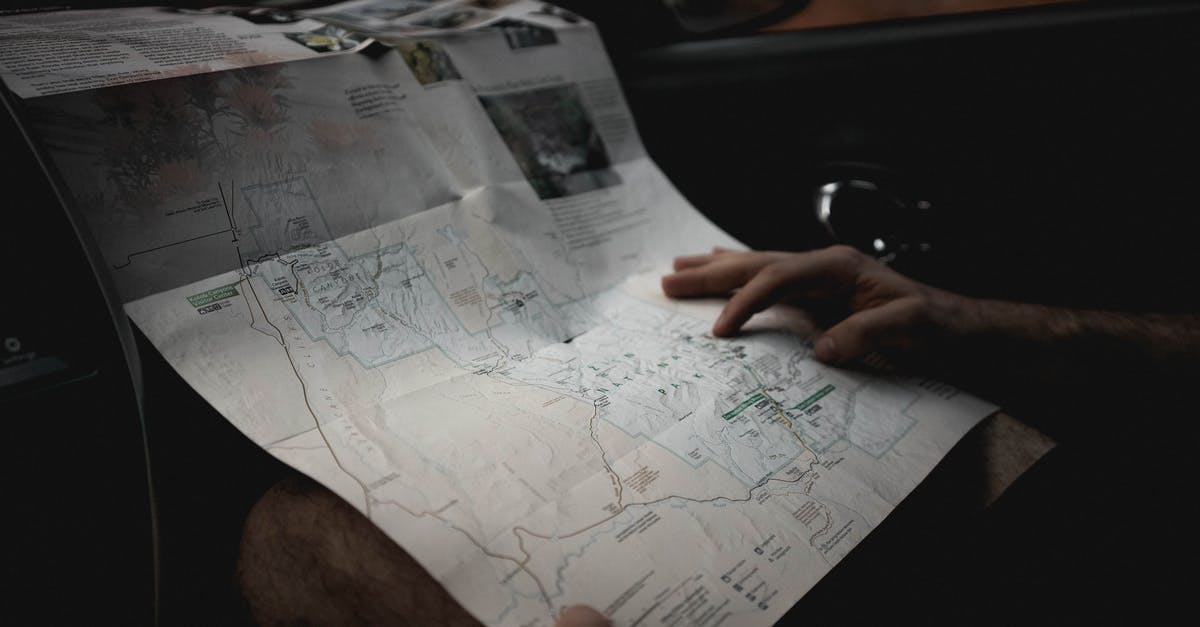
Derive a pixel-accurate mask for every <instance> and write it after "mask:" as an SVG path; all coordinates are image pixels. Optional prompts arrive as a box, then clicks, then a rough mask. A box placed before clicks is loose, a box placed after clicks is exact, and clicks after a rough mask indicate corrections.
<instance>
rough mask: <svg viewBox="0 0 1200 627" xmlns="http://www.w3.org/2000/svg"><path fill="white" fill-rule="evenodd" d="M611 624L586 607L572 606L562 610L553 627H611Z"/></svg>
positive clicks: (601, 615)
mask: <svg viewBox="0 0 1200 627" xmlns="http://www.w3.org/2000/svg"><path fill="white" fill-rule="evenodd" d="M611 625H612V623H610V622H608V619H607V618H605V617H604V615H603V614H601V613H600V612H597V611H596V610H593V609H592V608H590V607H588V606H586V605H572V606H571V607H568V608H566V609H564V610H563V611H562V612H561V613H559V615H558V620H556V621H555V622H554V627H611Z"/></svg>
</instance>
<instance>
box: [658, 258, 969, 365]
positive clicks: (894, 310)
mask: <svg viewBox="0 0 1200 627" xmlns="http://www.w3.org/2000/svg"><path fill="white" fill-rule="evenodd" d="M662 286H663V291H664V292H666V294H667V295H668V296H673V297H687V296H712V295H721V294H727V293H729V292H731V291H734V290H736V292H735V293H734V294H733V296H732V297H731V298H730V299H729V303H728V304H726V305H725V309H724V310H723V311H722V312H721V315H720V316H719V317H718V318H717V321H716V323H715V324H714V325H713V335H717V336H728V335H733V334H734V333H737V331H738V329H740V328H741V327H742V325H743V324H745V323H746V321H747V320H749V319H750V316H752V315H754V314H755V313H757V312H759V311H762V310H763V309H766V308H767V307H770V306H771V305H773V304H775V303H777V302H786V303H790V304H793V305H797V306H800V307H802V308H805V309H807V310H809V311H810V312H813V313H815V314H817V315H818V318H819V321H820V322H822V323H825V324H830V325H831V326H829V328H828V330H826V331H825V332H824V333H822V334H821V335H820V337H819V338H818V339H817V340H816V342H815V345H814V348H815V351H816V356H817V358H818V359H820V360H821V361H825V362H829V363H845V362H849V361H853V360H855V359H858V358H860V357H863V356H865V355H867V354H869V353H871V352H874V351H876V350H881V349H883V350H887V349H892V350H899V351H901V352H909V351H911V350H913V349H915V348H923V347H926V346H927V345H928V344H929V343H931V342H940V341H944V340H948V339H951V338H952V337H954V336H955V335H957V334H961V333H963V332H965V330H966V329H967V328H968V325H969V324H971V320H970V318H971V315H972V313H973V311H972V307H971V305H972V301H971V300H970V299H967V298H964V297H962V296H959V295H956V294H953V293H950V292H946V291H944V290H939V289H935V288H932V287H929V286H927V285H923V284H921V283H918V282H916V281H913V280H911V279H908V278H906V277H904V276H902V275H900V274H898V273H896V272H895V271H893V270H891V269H890V268H888V267H887V266H884V265H883V264H881V263H879V262H878V261H876V260H875V259H873V258H871V257H868V256H867V255H864V254H863V253H860V252H859V251H857V250H855V249H853V248H851V247H849V246H833V247H831V248H825V249H822V250H815V251H810V252H801V253H787V252H761V251H732V250H727V249H722V248H716V249H713V252H712V253H709V254H706V255H692V256H688V257H676V258H675V272H674V273H673V274H668V275H666V276H664V277H663V279H662Z"/></svg>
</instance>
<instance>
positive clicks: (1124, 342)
mask: <svg viewBox="0 0 1200 627" xmlns="http://www.w3.org/2000/svg"><path fill="white" fill-rule="evenodd" d="M970 311H971V313H970V320H969V322H968V325H967V333H968V334H969V335H971V336H974V337H975V338H976V339H978V340H982V341H991V342H1004V343H1008V344H1009V345H1010V347H1009V349H1007V350H1006V351H1005V352H1010V353H1011V352H1013V350H1014V349H1017V350H1030V351H1033V352H1032V353H1031V354H1030V355H1028V356H1029V357H1030V358H1034V357H1039V356H1043V357H1044V356H1046V355H1054V356H1056V357H1057V359H1056V361H1068V362H1076V363H1073V364H1072V365H1075V366H1076V367H1078V368H1080V369H1081V370H1085V371H1086V370H1092V369H1094V368H1096V367H1104V366H1107V365H1111V364H1112V363H1114V362H1117V363H1129V360H1136V365H1137V366H1139V367H1140V368H1142V369H1150V370H1164V369H1173V368H1176V367H1179V366H1184V365H1188V364H1196V363H1197V362H1198V361H1200V316H1196V315H1193V314H1154V313H1145V314H1143V313H1125V312H1113V311H1091V310H1076V309H1065V308H1059V307H1048V306H1044V305H1030V304H1024V303H1012V302H1005V301H994V300H976V301H974V303H973V305H971V306H970Z"/></svg>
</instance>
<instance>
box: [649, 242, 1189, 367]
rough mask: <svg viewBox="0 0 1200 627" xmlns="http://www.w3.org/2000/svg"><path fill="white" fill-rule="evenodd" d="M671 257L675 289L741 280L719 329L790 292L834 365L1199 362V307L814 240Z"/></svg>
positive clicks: (668, 282)
mask: <svg viewBox="0 0 1200 627" xmlns="http://www.w3.org/2000/svg"><path fill="white" fill-rule="evenodd" d="M674 269H675V272H673V273H671V274H668V275H666V276H664V277H663V278H662V287H663V291H664V292H665V293H666V294H667V295H668V296H671V297H675V298H687V297H697V296H713V295H725V294H729V293H731V292H732V296H731V297H730V299H729V302H728V303H727V304H726V305H725V308H724V309H723V310H722V312H721V314H720V316H719V317H718V318H717V321H716V322H715V323H714V324H713V335H716V336H719V337H727V336H731V335H734V334H736V333H738V331H739V329H741V327H742V325H744V324H745V323H746V321H747V320H749V319H750V317H751V316H752V315H754V314H755V313H757V312H759V311H762V310H764V309H766V308H767V307H770V306H771V305H774V304H776V303H780V302H783V303H790V304H792V305H796V306H799V307H801V308H802V309H805V310H807V311H809V312H810V313H811V314H813V316H814V318H815V319H816V322H817V323H818V326H823V327H824V328H825V330H824V331H822V332H820V333H819V334H818V335H817V336H816V337H815V338H814V343H813V350H814V353H815V356H816V358H817V359H819V360H821V361H823V362H826V363H829V364H834V365H843V366H845V365H852V364H856V363H859V362H861V360H863V359H864V358H865V357H867V356H869V355H871V354H873V353H879V354H882V355H883V356H885V357H887V358H889V359H890V360H892V361H893V362H895V363H898V364H901V365H904V366H907V368H906V369H910V370H913V369H915V370H920V371H925V372H926V373H929V374H939V375H941V374H945V372H950V373H958V374H959V375H965V374H971V373H972V371H978V372H977V374H986V375H988V376H992V375H995V374H996V373H997V372H1002V371H1004V370H1005V369H1014V368H1015V369H1019V370H1021V371H1022V372H1023V373H1024V374H1025V375H1026V376H1029V375H1033V376H1034V377H1035V378H1037V379H1040V380H1054V381H1056V382H1059V383H1070V382H1072V381H1079V380H1089V381H1096V380H1097V379H1096V377H1101V378H1103V377H1104V376H1105V373H1107V372H1112V371H1113V370H1114V369H1120V370H1124V371H1126V373H1127V371H1128V369H1129V368H1128V366H1129V365H1130V364H1136V366H1137V368H1136V370H1137V374H1138V375H1139V376H1141V377H1166V378H1172V377H1177V376H1179V374H1180V373H1182V372H1185V371H1188V370H1189V369H1193V368H1195V367H1196V366H1197V365H1200V317H1197V316H1196V315H1194V314H1158V313H1129V312H1113V311H1093V310H1079V309H1066V308H1059V307H1049V306H1045V305H1037V304H1028V303H1016V302H1008V301H1000V300H990V299H982V298H971V297H967V296H963V295H961V294H956V293H954V292H949V291H946V290H942V289H938V288H935V287H932V286H929V285H925V284H923V283H920V282H917V281H914V280H912V279H910V278H908V277H905V276H903V275H901V274H899V273H898V272H896V271H894V270H892V269H890V268H888V267H887V266H885V265H883V264H882V263H880V262H879V261H877V260H875V259H874V258H872V257H869V256H868V255H865V254H863V253H861V252H859V251H857V250H855V249H854V248H851V247H848V246H833V247H830V248H824V249H820V250H814V251H806V252H771V251H733V250H728V249H722V248H717V249H714V250H713V251H712V252H710V253H706V254H700V255H691V256H685V257H677V258H676V259H675V262H674ZM981 356H986V357H987V358H986V359H981ZM931 370H932V371H933V372H929V371H931ZM1191 371H1193V372H1194V370H1191Z"/></svg>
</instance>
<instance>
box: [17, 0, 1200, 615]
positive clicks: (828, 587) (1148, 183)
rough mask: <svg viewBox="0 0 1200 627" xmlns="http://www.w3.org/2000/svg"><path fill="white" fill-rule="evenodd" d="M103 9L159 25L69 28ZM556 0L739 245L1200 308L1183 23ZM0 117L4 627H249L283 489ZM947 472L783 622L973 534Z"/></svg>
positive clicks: (1075, 6) (1170, 17) (1189, 67)
mask: <svg viewBox="0 0 1200 627" xmlns="http://www.w3.org/2000/svg"><path fill="white" fill-rule="evenodd" d="M37 4H39V3H38V2H36V0H29V1H28V2H24V3H20V2H16V3H10V2H6V3H5V8H6V9H9V8H17V7H26V6H30V5H34V6H36V5H37ZM41 4H44V5H46V6H49V5H52V4H60V3H51V2H44V3H41ZM119 4H120V5H126V6H128V5H134V4H154V3H143V2H137V3H134V2H121V3H112V2H103V1H97V2H85V3H81V4H74V6H75V7H76V8H87V7H101V6H116V5H119ZM170 4H173V5H178V6H188V7H200V6H207V5H209V4H213V3H211V2H196V1H194V0H188V1H186V2H182V3H180V2H173V3H170ZM261 4H263V5H269V6H273V7H281V8H303V7H307V6H313V5H314V4H317V3H312V2H309V3H295V2H286V1H279V0H275V1H271V2H263V3H261ZM556 4H558V5H560V6H562V7H565V8H567V9H569V10H571V11H574V12H575V13H578V14H579V15H582V16H584V17H587V18H588V19H591V20H593V21H595V22H596V23H597V24H598V26H599V28H600V32H601V35H602V36H603V38H604V41H605V43H606V46H607V47H608V51H609V54H610V56H611V59H612V62H613V64H614V67H615V69H616V72H617V74H618V76H619V78H620V80H621V83H622V86H623V88H624V91H625V95H626V98H627V100H628V103H629V106H630V107H631V109H632V111H633V113H634V116H635V119H636V120H637V127H638V132H639V133H640V135H641V137H642V140H643V142H644V144H645V146H646V150H647V152H648V153H649V155H650V156H651V157H652V158H653V159H654V160H655V161H656V162H657V164H658V165H659V166H660V167H661V168H662V170H663V171H664V172H665V173H666V174H667V176H668V178H669V179H670V180H671V181H672V182H673V183H674V184H675V185H676V186H677V187H678V189H679V190H680V191H681V192H682V193H683V195H684V196H685V197H686V198H687V199H688V200H689V201H690V202H691V203H692V204H693V205H694V206H695V207H697V208H698V209H699V210H700V211H701V212H702V213H704V214H705V215H706V216H707V217H709V218H710V219H711V220H712V221H713V222H715V223H716V224H717V225H719V226H720V227H721V228H723V229H725V230H726V231H728V232H729V233H731V234H732V235H733V236H734V237H736V238H737V239H739V240H740V241H742V242H743V243H745V244H746V246H748V247H750V248H756V249H775V250H804V249H809V248H813V247H818V246H824V245H827V244H831V243H835V242H842V243H849V244H851V245H854V246H856V247H858V248H861V249H862V250H864V252H867V253H869V254H872V255H875V256H878V257H881V258H883V257H886V259H887V261H888V262H889V263H890V264H891V265H892V266H893V267H895V268H897V269H900V270H901V271H902V272H904V273H906V274H909V275H911V276H914V277H916V278H918V279H920V280H922V281H925V282H927V283H930V284H933V285H937V286H940V287H944V288H947V289H952V290H955V291H958V292H962V293H966V294H971V295H976V296H986V297H991V298H1004V299H1011V300H1017V301H1027V302H1039V303H1047V304H1055V305H1063V306H1071V307H1086V308H1102V309H1115V310H1129V311H1156V312H1195V311H1196V310H1197V309H1196V308H1197V305H1198V304H1200V289H1197V285H1200V284H1198V283H1197V282H1196V281H1194V280H1192V279H1191V278H1190V277H1189V276H1188V273H1187V271H1186V268H1187V267H1189V266H1188V264H1189V262H1190V261H1191V260H1192V259H1193V257H1194V252H1193V250H1192V249H1191V246H1193V245H1194V243H1195V240H1196V239H1197V237H1198V234H1200V230H1198V227H1200V212H1198V211H1197V210H1196V208H1197V206H1198V203H1197V201H1198V198H1197V196H1198V193H1197V187H1196V181H1197V180H1198V178H1197V176H1196V175H1195V169H1196V163H1197V162H1198V159H1197V157H1196V156H1195V155H1194V154H1193V153H1195V152H1196V151H1197V146H1200V116H1198V115H1197V111H1200V95H1198V94H1200V92H1198V91H1197V90H1196V89H1195V88H1194V85H1195V84H1196V83H1197V82H1200V81H1198V79H1200V76H1198V75H1200V69H1198V68H1197V65H1196V63H1195V60H1196V59H1197V58H1200V5H1198V4H1197V3H1195V2H1184V1H1178V0H1146V1H1142V2H1109V1H1068V2H1049V3H1035V2H1008V3H1004V2H991V3H976V4H975V5H972V3H970V2H960V3H940V4H941V5H949V6H951V8H950V9H943V10H938V11H935V10H933V9H930V8H929V5H931V4H939V3H909V4H912V5H920V8H922V9H923V10H919V11H912V12H909V13H899V12H897V10H896V9H895V7H896V6H898V5H904V4H905V3H874V5H892V10H893V12H892V13H890V14H888V13H886V12H883V13H880V12H879V11H876V12H871V11H867V12H865V13H863V12H860V13H857V14H856V13H854V12H853V11H852V10H850V9H853V8H854V6H855V5H858V4H862V5H864V6H868V7H869V6H871V5H872V4H873V3H869V2H861V3H846V4H845V5H844V6H843V8H844V9H845V8H846V7H849V9H846V11H847V15H846V16H843V17H842V18H840V19H839V18H837V16H836V9H834V8H830V5H832V4H836V3H831V2H822V1H820V0H811V1H808V2H786V1H785V2H781V3H775V4H773V5H772V7H770V8H769V10H762V11H751V12H749V13H735V14H733V15H726V16H724V18H722V17H721V16H720V15H717V16H716V17H713V16H714V15H715V14H714V13H713V12H712V11H701V12H700V13H699V17H697V16H696V15H691V14H687V13H686V12H685V13H680V11H679V10H678V7H677V6H676V7H675V8H672V7H673V6H674V5H684V4H686V3H673V2H665V1H664V2H646V1H645V0H620V1H616V0H608V1H600V0H559V1H558V2H556ZM699 4H711V5H720V4H722V3H699ZM766 4H771V3H766ZM806 15H808V16H810V18H809V21H808V22H805V16H806ZM856 15H857V16H858V17H857V18H856V17H855V16H856ZM5 100H6V102H8V103H9V112H10V113H12V111H13V108H12V104H11V100H12V96H11V94H6V99H5ZM0 117H3V118H4V120H3V122H2V124H3V131H2V133H3V138H4V146H5V147H6V149H5V151H4V163H5V167H4V169H3V173H4V174H3V176H4V187H5V189H6V190H8V193H9V200H8V203H7V210H6V212H5V213H6V216H5V218H4V222H3V224H4V226H3V228H0V258H2V259H3V260H4V263H3V266H0V267H3V268H5V269H6V270H7V276H8V279H6V281H5V283H6V288H7V289H6V290H5V294H4V296H3V299H2V302H3V307H0V340H3V342H4V345H3V348H2V349H0V416H3V418H4V423H5V425H6V426H7V427H8V428H9V429H10V432H9V434H8V436H7V438H6V440H7V441H8V442H9V446H8V447H6V448H7V451H6V454H5V455H4V456H3V460H2V462H0V463H3V464H4V475H3V476H4V482H5V486H6V487H5V491H4V494H5V497H6V501H7V506H6V510H7V512H8V515H7V518H8V524H7V525H6V528H8V529H9V532H8V534H7V536H8V540H7V542H8V547H9V548H8V555H9V559H8V560H7V563H6V565H5V572H6V579H5V589H6V592H5V597H6V600H5V602H4V604H3V605H4V609H3V613H4V615H5V616H4V618H3V619H0V620H2V622H5V623H7V624H14V625H15V624H93V623H96V622H100V623H110V624H126V625H134V624H150V623H158V624H164V625H176V624H182V625H192V624H195V625H218V624H219V625H242V624H244V625H252V624H254V619H253V616H252V613H251V611H250V608H249V607H247V604H246V602H245V600H244V599H243V597H242V596H241V593H240V591H239V589H238V584H237V579H236V577H235V573H234V571H235V565H236V562H237V557H238V547H239V541H240V537H241V533H242V525H243V522H244V521H245V519H246V515H247V513H248V512H249V510H250V508H251V507H252V506H253V505H254V503H255V502H256V501H257V499H258V498H259V497H260V496H261V495H262V494H263V492H264V491H266V490H267V489H268V488H269V487H270V486H272V485H274V484H275V483H277V482H278V481H280V480H281V479H283V478H284V477H287V476H289V475H290V474H291V473H294V472H295V471H293V470H291V469H290V468H288V467H287V466H285V465H284V464H282V463H281V462H279V461H277V460H275V459H274V458H272V457H271V456H270V455H268V454H267V453H266V452H265V451H263V450H261V449H259V448H258V447H257V446H255V445H254V444H253V443H252V442H250V441H249V440H248V439H246V438H245V437H243V436H242V435H241V434H240V433H238V431H237V430H236V429H235V428H234V427H233V426H232V425H231V424H229V423H228V422H226V421H225V420H224V419H223V418H222V417H221V416H220V415H219V414H217V413H216V412H215V411H214V410H213V409H212V408H211V407H209V406H208V404H207V403H206V402H205V401H204V400H203V399H201V398H200V397H199V396H198V395H197V394H196V393H195V392H193V391H192V390H191V389H190V388H189V387H188V385H187V384H186V383H185V382H184V381H183V380H182V379H181V378H180V376H179V375H178V374H176V373H175V372H174V371H173V370H172V368H171V367H170V366H169V365H168V364H167V362H166V361H165V360H164V358H163V357H162V356H161V355H160V354H159V353H158V352H157V351H156V350H155V349H154V348H153V346H151V344H150V343H149V342H148V341H147V340H146V338H145V337H144V336H143V335H142V334H141V333H140V332H139V331H138V330H137V328H136V327H134V326H133V325H131V323H130V322H129V321H128V319H127V318H126V317H125V315H124V313H123V312H122V310H121V305H120V303H119V301H117V300H116V297H115V293H114V291H113V290H112V289H111V286H110V285H109V279H107V278H106V276H105V273H104V271H103V269H102V268H101V267H100V266H99V265H98V264H97V263H96V261H97V256H96V251H95V247H94V244H93V243H92V242H91V241H90V236H89V235H88V233H87V232H86V228H84V226H83V225H82V224H77V223H75V222H74V221H73V220H72V218H71V217H70V216H69V215H67V214H66V213H65V212H64V210H63V208H62V206H61V204H60V202H59V198H58V197H57V196H56V193H55V190H54V187H53V185H52V184H51V182H50V180H49V179H48V178H47V176H46V174H45V171H44V170H43V167H42V164H41V163H39V161H38V159H37V157H36V154H35V152H34V151H32V150H31V148H30V144H29V142H30V140H31V138H29V137H27V136H26V135H25V134H24V133H23V131H22V128H21V127H20V125H19V124H18V123H17V122H16V121H15V120H14V118H13V116H12V115H3V116H0ZM822 203H824V204H825V205H826V208H827V209H828V208H829V207H830V206H832V207H833V209H832V212H830V211H826V212H825V213H824V214H823V213H822V211H821V210H820V208H821V205H822ZM1008 391H1011V390H1005V389H1003V388H999V389H998V390H993V391H992V392H993V393H994V394H999V395H1000V396H1001V397H993V398H991V399H989V400H993V401H994V402H996V403H997V404H1000V405H1003V406H1004V407H1005V408H1006V409H1007V410H1008V411H1009V412H1010V413H1012V414H1013V415H1014V416H1016V417H1018V418H1019V419H1022V420H1025V421H1027V422H1029V423H1030V424H1032V425H1034V426H1035V427H1036V429H1038V430H1040V431H1041V432H1043V433H1045V434H1046V435H1047V436H1048V437H1050V438H1053V439H1056V440H1060V441H1065V440H1070V439H1071V438H1072V437H1075V435H1076V433H1075V432H1076V430H1078V429H1079V428H1080V427H1079V420H1078V415H1077V414H1079V413H1080V412H1083V411H1085V409H1084V407H1085V406H1086V411H1091V410H1092V409H1093V408H1094V407H1093V406H1099V405H1100V403H1099V401H1096V402H1094V403H1081V402H1080V401H1079V399H1063V398H1053V397H1052V395H1048V394H1045V393H1042V394H1040V395H1034V396H1028V395H1021V394H1016V393H1014V394H1013V395H1012V396H1011V397H1009V396H1005V394H1006V392H1008ZM1014 392H1015V391H1014ZM957 454H958V453H957V450H956V452H952V454H951V456H950V458H947V461H946V462H944V463H943V464H953V463H955V462H954V460H953V459H952V458H954V457H955V455H957ZM1034 470H1035V471H1036V467H1035V469H1034ZM942 475H945V473H941V474H940V475H939V473H937V472H936V471H935V474H934V475H933V476H931V479H930V480H929V481H927V482H926V484H923V485H922V486H921V487H919V488H918V490H917V491H916V492H914V493H913V495H912V496H911V497H910V498H909V499H908V500H907V501H905V502H904V503H903V504H902V505H901V506H900V507H899V508H898V509H897V510H896V512H895V513H894V514H893V515H892V516H891V517H890V518H889V519H888V520H886V521H885V522H884V523H883V525H882V526H881V527H880V528H879V529H878V530H877V531H876V532H875V533H874V534H872V535H871V536H870V537H869V538H868V539H867V540H866V541H864V542H863V544H862V545H861V546H860V547H859V548H858V549H857V550H856V551H854V552H853V553H852V554H851V556H850V557H848V558H847V559H846V560H845V562H844V563H843V564H842V565H841V566H839V568H838V569H836V570H835V571H834V572H833V574H831V575H830V576H829V577H827V578H826V580H824V581H822V582H821V583H820V584H818V586H817V588H816V589H814V590H813V592H811V593H810V594H809V595H808V596H806V597H805V599H803V600H802V601H801V602H800V604H798V605H797V606H796V608H794V609H793V611H792V612H790V613H789V614H788V615H787V616H785V618H784V619H783V621H781V623H780V624H781V625H793V624H794V625H800V624H807V623H808V622H809V621H811V620H812V617H813V616H824V617H826V618H829V617H833V616H839V617H842V618H844V616H843V615H841V614H835V613H834V611H833V609H831V608H845V607H846V605H845V604H846V603H853V602H855V601H854V599H855V598H857V596H856V593H855V586H858V585H861V582H862V581H864V580H863V579H861V578H859V577H857V576H856V573H861V572H864V571H871V570H874V569H878V568H879V565H880V564H886V563H888V561H889V560H901V559H904V558H905V556H906V555H911V553H905V552H906V551H912V550H913V549H912V548H911V547H906V546H905V545H906V543H908V541H909V539H911V538H912V537H914V536H912V535H910V534H913V533H925V534H935V533H936V529H937V528H936V527H935V528H934V530H932V531H931V530H929V529H928V528H926V530H925V531H923V532H914V531H913V529H914V528H915V527H917V526H921V525H920V522H921V521H925V520H929V519H930V518H932V517H933V512H937V517H938V519H939V520H940V521H941V522H940V524H944V525H952V524H954V522H955V521H957V520H962V519H963V518H964V517H967V516H969V515H970V508H966V507H964V506H960V505H956V504H954V503H951V502H949V501H948V500H947V499H946V498H945V495H946V494H947V492H953V491H954V490H956V489H958V487H959V486H961V478H960V479H959V480H957V481H956V480H953V479H951V478H946V477H943V476H942ZM956 508H957V509H956ZM950 510H954V511H953V512H951V513H947V512H949V511H950ZM921 537H923V538H926V539H928V538H927V537H926V536H921ZM877 579H878V576H876V579H871V578H867V579H866V580H867V581H876V580H877ZM851 622H853V620H851Z"/></svg>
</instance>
